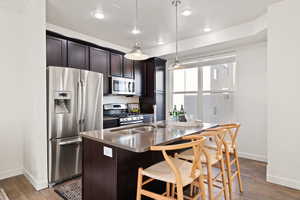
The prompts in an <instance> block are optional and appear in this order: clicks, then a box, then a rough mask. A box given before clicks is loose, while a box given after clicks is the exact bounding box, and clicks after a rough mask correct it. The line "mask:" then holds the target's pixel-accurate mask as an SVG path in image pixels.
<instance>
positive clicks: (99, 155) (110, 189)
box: [82, 138, 165, 200]
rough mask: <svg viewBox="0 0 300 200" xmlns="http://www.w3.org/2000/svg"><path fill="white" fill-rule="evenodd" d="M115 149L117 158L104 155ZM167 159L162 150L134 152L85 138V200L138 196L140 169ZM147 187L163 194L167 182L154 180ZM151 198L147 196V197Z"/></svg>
mask: <svg viewBox="0 0 300 200" xmlns="http://www.w3.org/2000/svg"><path fill="white" fill-rule="evenodd" d="M104 147H109V148H111V149H112V155H113V157H112V158H111V157H108V156H105V155H104V154H103V149H104ZM162 160H163V156H162V154H161V152H152V151H147V152H144V153H134V152H131V151H127V150H123V149H120V148H116V147H111V146H109V145H106V144H103V143H100V142H96V141H93V140H90V139H86V138H84V139H83V163H82V168H83V174H82V185H83V191H82V192H83V193H82V194H83V196H82V197H83V200H99V199H103V200H128V199H135V198H136V187H137V173H138V168H139V167H142V168H147V167H149V166H151V165H153V164H155V163H157V162H160V161H162ZM145 188H146V189H148V190H151V191H153V192H158V193H163V192H164V191H165V184H162V183H161V182H156V181H154V182H153V183H151V184H149V185H146V186H145ZM146 199H149V198H143V200H146Z"/></svg>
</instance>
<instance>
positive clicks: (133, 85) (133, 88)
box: [132, 82, 135, 93]
mask: <svg viewBox="0 0 300 200" xmlns="http://www.w3.org/2000/svg"><path fill="white" fill-rule="evenodd" d="M132 93H135V83H134V82H132Z"/></svg>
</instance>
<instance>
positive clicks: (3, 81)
mask: <svg viewBox="0 0 300 200" xmlns="http://www.w3.org/2000/svg"><path fill="white" fill-rule="evenodd" d="M0 24H1V38H0V43H1V47H0V55H1V58H0V63H1V64H0V65H1V73H0V76H1V77H0V91H1V94H2V95H1V103H0V110H1V116H0V122H1V123H0V147H1V151H0V160H1V162H0V179H1V178H6V177H8V176H13V175H17V174H20V173H23V172H25V174H26V176H27V177H28V178H29V180H30V181H31V182H32V183H33V185H34V186H35V187H36V188H37V189H40V188H43V187H45V186H47V143H46V134H47V132H46V71H45V69H46V67H45V66H46V63H45V62H46V56H45V49H46V48H45V44H46V41H45V31H46V25H45V0H28V1H25V0H11V1H4V2H3V1H2V2H1V3H0Z"/></svg>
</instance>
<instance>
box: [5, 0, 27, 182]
mask: <svg viewBox="0 0 300 200" xmlns="http://www.w3.org/2000/svg"><path fill="white" fill-rule="evenodd" d="M23 6H24V4H23ZM21 7H22V5H20V6H18V5H17V1H14V2H1V3H0V25H1V37H0V44H1V45H0V70H1V71H0V91H1V98H0V113H1V114H0V147H1V150H0V179H3V178H7V177H9V176H12V175H17V174H20V173H22V171H23V154H22V149H23V135H22V133H23V119H24V117H25V113H24V106H26V104H25V103H24V102H23V101H22V100H23V92H22V91H23V88H22V86H23V81H22V72H23V60H24V55H23V54H22V52H23V50H22V48H20V47H23V46H24V44H23V39H24V38H23V35H22V34H20V33H22V32H23V21H22V20H23V14H24V10H23V9H22V8H21Z"/></svg>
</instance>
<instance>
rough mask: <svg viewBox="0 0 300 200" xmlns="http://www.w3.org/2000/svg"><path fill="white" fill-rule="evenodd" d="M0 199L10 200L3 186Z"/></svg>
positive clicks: (0, 190)
mask: <svg viewBox="0 0 300 200" xmlns="http://www.w3.org/2000/svg"><path fill="white" fill-rule="evenodd" d="M0 200H9V198H8V196H7V195H6V193H5V192H4V190H3V189H2V188H0Z"/></svg>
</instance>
